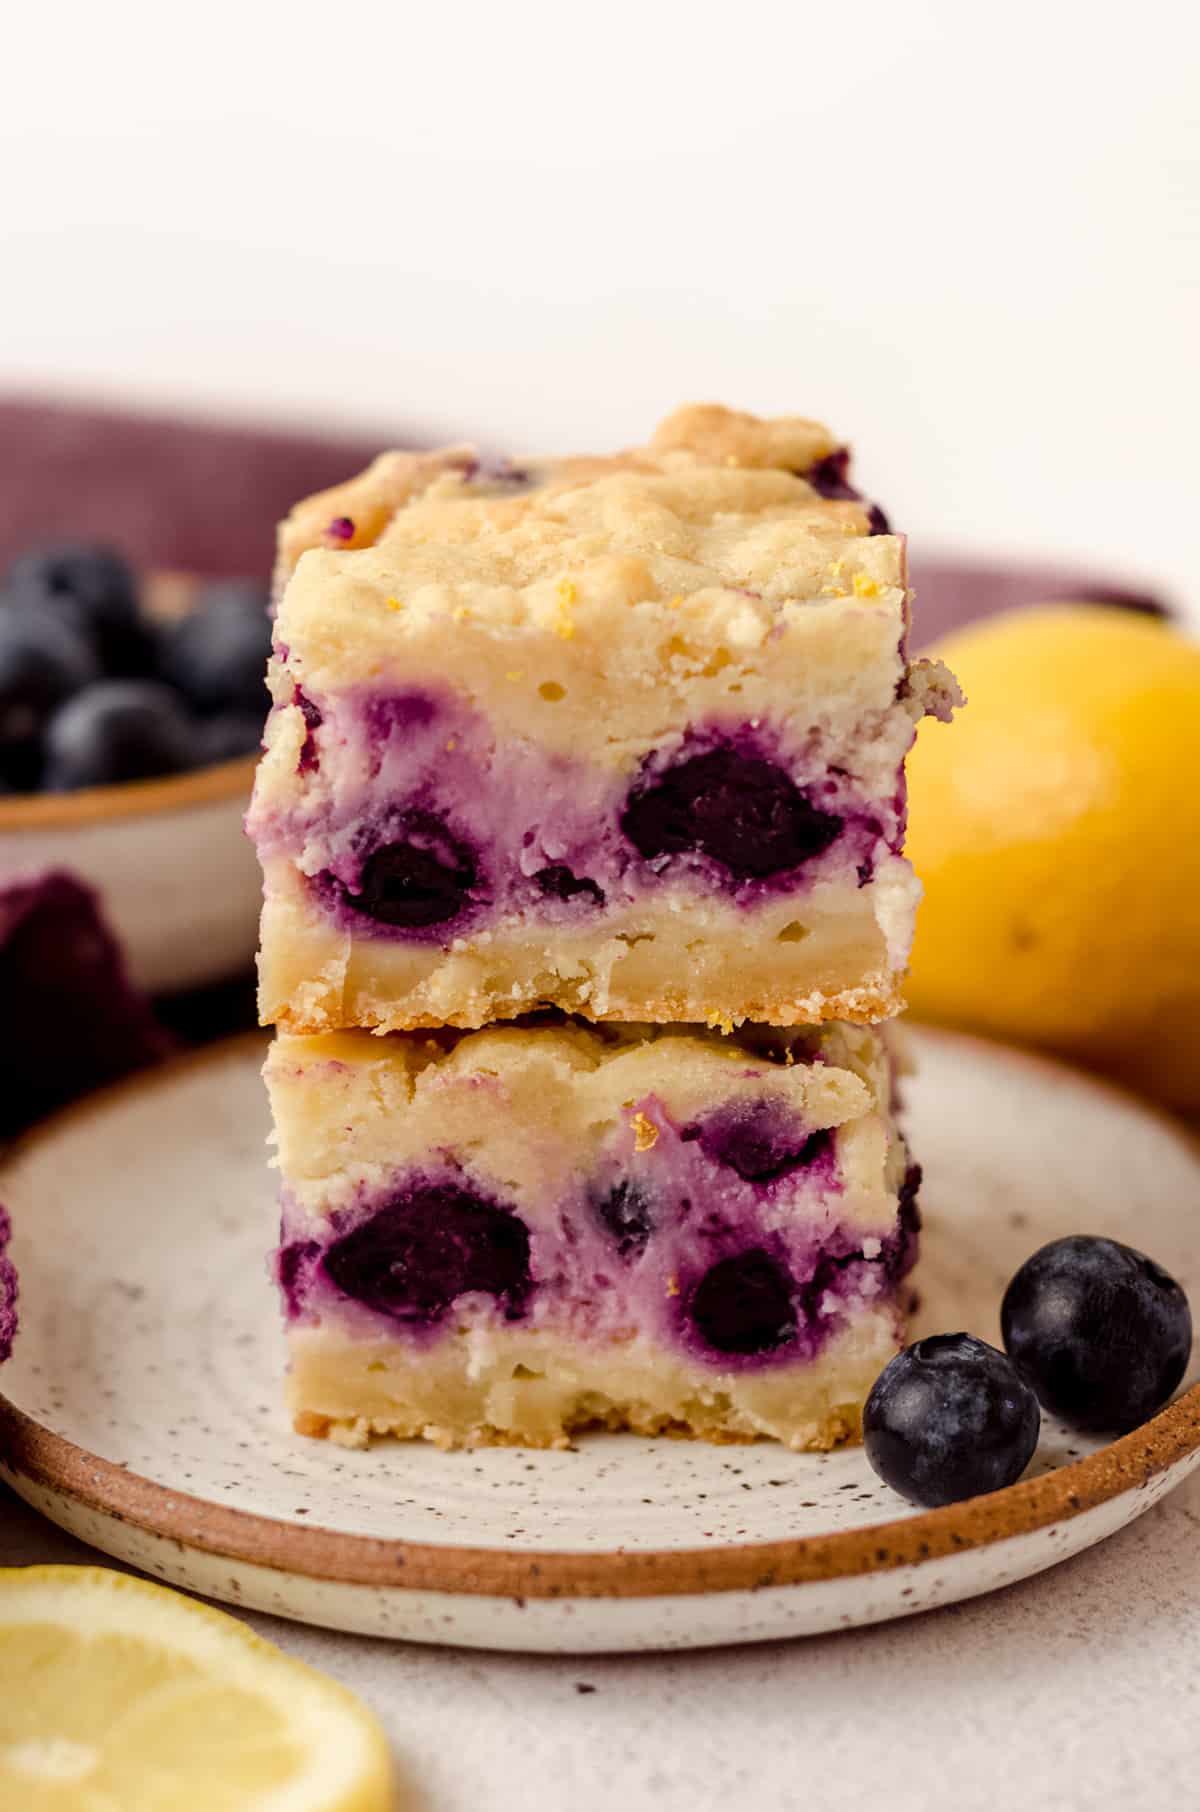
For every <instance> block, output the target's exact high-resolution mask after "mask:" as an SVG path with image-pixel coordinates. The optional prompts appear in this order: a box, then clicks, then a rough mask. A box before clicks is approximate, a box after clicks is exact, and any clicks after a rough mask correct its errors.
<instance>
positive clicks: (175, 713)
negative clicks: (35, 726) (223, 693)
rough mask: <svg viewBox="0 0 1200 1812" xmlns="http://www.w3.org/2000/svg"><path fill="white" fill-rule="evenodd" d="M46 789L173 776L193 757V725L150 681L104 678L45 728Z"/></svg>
mask: <svg viewBox="0 0 1200 1812" xmlns="http://www.w3.org/2000/svg"><path fill="white" fill-rule="evenodd" d="M45 756H46V767H45V774H44V777H43V785H44V786H45V788H46V791H47V792H50V793H69V792H73V791H74V790H75V788H76V787H83V786H111V785H113V784H114V783H116V782H118V781H122V780H146V779H149V778H150V776H151V775H154V774H177V773H179V772H180V770H181V769H183V768H186V767H189V766H190V765H191V760H192V726H191V724H190V723H189V722H188V719H187V718H186V717H185V716H184V714H183V711H182V710H181V708H180V705H179V702H178V700H177V699H176V697H175V694H174V693H173V692H172V691H171V690H170V689H169V688H168V687H167V686H160V685H156V684H155V683H154V682H153V681H152V680H102V681H101V682H100V684H99V685H97V686H89V687H88V688H87V690H86V691H85V692H79V693H77V694H76V695H75V697H74V698H73V699H71V700H70V702H69V703H68V704H65V705H63V706H62V708H61V709H60V710H59V711H57V712H56V713H55V714H54V716H53V717H52V718H51V719H50V722H49V724H48V725H47V726H46V736H45Z"/></svg>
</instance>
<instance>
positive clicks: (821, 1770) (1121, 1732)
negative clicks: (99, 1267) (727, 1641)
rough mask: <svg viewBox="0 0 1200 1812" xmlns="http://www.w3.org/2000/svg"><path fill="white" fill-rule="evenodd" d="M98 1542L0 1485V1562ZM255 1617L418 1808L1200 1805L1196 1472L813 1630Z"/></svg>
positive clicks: (1097, 1810)
mask: <svg viewBox="0 0 1200 1812" xmlns="http://www.w3.org/2000/svg"><path fill="white" fill-rule="evenodd" d="M103 1558H104V1557H103V1556H96V1555H94V1554H92V1553H90V1551H89V1550H87V1549H85V1548H83V1547H82V1546H81V1545H80V1544H79V1543H78V1542H76V1541H74V1540H72V1539H71V1538H70V1537H68V1536H66V1535H64V1534H63V1533H61V1532H60V1531H59V1530H58V1529H56V1528H54V1527H52V1526H51V1525H50V1524H49V1523H46V1522H44V1521H43V1520H42V1519H41V1518H40V1517H38V1516H37V1515H35V1513H34V1512H33V1511H31V1510H28V1509H27V1508H26V1507H25V1506H24V1505H23V1504H21V1503H20V1502H19V1501H18V1500H17V1499H16V1498H14V1497H12V1496H10V1495H9V1494H8V1493H7V1492H5V1491H3V1490H2V1489H0V1561H2V1562H3V1563H4V1564H6V1565H23V1564H27V1563H32V1562H42V1561H57V1562H74V1561H85V1560H89V1559H91V1560H96V1559H100V1560H103ZM246 1621H247V1622H248V1623H251V1624H253V1625H254V1627H255V1628H256V1629H258V1630H260V1631H261V1632H262V1633H263V1634H264V1635H267V1636H269V1637H270V1638H271V1639H272V1640H273V1641H275V1642H278V1643H279V1644H280V1645H281V1646H282V1647H284V1648H286V1649H287V1650H288V1651H289V1652H290V1653H292V1654H294V1655H298V1656H300V1657H302V1658H303V1659H304V1660H305V1661H308V1662H311V1663H312V1664H313V1665H314V1666H316V1667H321V1668H324V1669H326V1670H327V1671H328V1672H329V1673H331V1674H334V1675H336V1676H337V1678H338V1679H340V1680H342V1681H344V1682H345V1684H346V1685H347V1686H349V1687H351V1688H352V1689H353V1690H354V1691H355V1692H357V1693H360V1694H361V1695H362V1697H363V1698H364V1699H365V1700H366V1701H367V1702H368V1704H370V1705H371V1706H373V1707H374V1709H375V1711H376V1712H377V1713H378V1715H379V1717H380V1718H381V1719H382V1721H383V1723H384V1725H385V1727H386V1729H387V1732H388V1735H389V1737H390V1738H391V1741H392V1744H393V1747H394V1750H395V1755H396V1760H397V1765H398V1768H399V1771H400V1777H401V1782H402V1791H401V1794H400V1799H399V1805H400V1807H402V1808H412V1812H485V1809H486V1812H609V1809H610V1808H612V1809H614V1812H649V1809H650V1808H654V1812H710V1809H711V1812H784V1809H785V1808H786V1809H788V1812H791V1808H796V1809H797V1812H801V1809H803V1812H860V1809H861V1812H867V1809H868V1808H869V1809H870V1812H879V1809H881V1808H882V1809H886V1812H1000V1809H1002V1808H1006V1807H1010V1806H1012V1807H1019V1808H1020V1809H1021V1812H1109V1809H1110V1808H1126V1807H1128V1808H1131V1809H1133V1808H1136V1809H1137V1812H1176V1809H1178V1812H1183V1809H1184V1808H1191V1807H1194V1806H1196V1805H1200V1475H1196V1476H1194V1477H1193V1478H1192V1479H1190V1480H1189V1481H1188V1482H1187V1483H1185V1484H1184V1485H1182V1486H1181V1487H1180V1488H1179V1490H1178V1491H1176V1492H1175V1493H1174V1494H1173V1495H1172V1496H1171V1497H1169V1498H1168V1499H1167V1500H1166V1501H1165V1502H1164V1503H1163V1504H1161V1505H1160V1506H1159V1507H1158V1508H1157V1509H1154V1510H1152V1511H1150V1512H1149V1513H1148V1514H1147V1515H1146V1516H1145V1517H1143V1518H1142V1519H1141V1521H1139V1522H1136V1523H1134V1524H1133V1525H1132V1527H1130V1528H1128V1529H1126V1530H1124V1531H1122V1533H1120V1534H1119V1535H1116V1536H1114V1537H1113V1538H1112V1539H1111V1540H1110V1541H1108V1542H1106V1543H1104V1544H1103V1545H1101V1546H1100V1547H1098V1548H1094V1549H1092V1550H1090V1551H1089V1552H1088V1553H1086V1554H1084V1555H1081V1556H1080V1557H1079V1558H1078V1559H1076V1560H1073V1561H1069V1562H1067V1563H1066V1564H1064V1565H1063V1566H1061V1567H1059V1568H1057V1569H1056V1570H1055V1571H1053V1572H1050V1573H1045V1574H1042V1575H1041V1576H1040V1577H1039V1578H1036V1579H1032V1580H1028V1581H1026V1582H1025V1583H1023V1584H1021V1585H1016V1586H1012V1587H1010V1588H1009V1589H1008V1590H1006V1591H1003V1592H999V1593H995V1594H993V1595H992V1596H990V1597H987V1598H979V1599H975V1600H974V1601H972V1602H970V1603H966V1604H961V1605H954V1606H951V1607H949V1608H948V1609H945V1610H940V1611H931V1612H928V1613H926V1614H925V1615H923V1616H921V1617H917V1618H913V1619H911V1620H909V1621H907V1622H902V1623H893V1624H888V1625H883V1626H880V1627H878V1628H875V1629H867V1630H858V1631H851V1632H847V1633H846V1634H842V1635H836V1636H823V1637H813V1638H809V1639H808V1640H804V1641H796V1642H786V1643H774V1644H765V1645H763V1646H759V1647H749V1646H748V1647H743V1648H736V1649H725V1650H716V1649H713V1650H708V1651H706V1652H703V1653H698V1654H676V1655H661V1656H638V1657H630V1658H621V1657H617V1656H614V1657H606V1658H602V1659H597V1658H595V1657H591V1658H588V1657H583V1658H580V1659H573V1658H571V1657H564V1658H548V1657H543V1656H521V1655H500V1654H481V1653H477V1652H471V1651H468V1650H465V1649H458V1650H455V1649H433V1648H422V1647H418V1646H416V1645H402V1644H398V1643H396V1644H393V1643H385V1642H382V1641H377V1640H375V1639H372V1638H366V1637H356V1636H341V1635H335V1634H333V1633H331V1632H328V1631H324V1630H313V1629H306V1628H303V1627H301V1626H299V1625H297V1624H291V1623H283V1622H279V1621H278V1620H276V1619H273V1618H269V1617H259V1616H247V1617H246ZM581 1685H588V1686H591V1687H592V1688H594V1690H593V1691H591V1692H587V1693H584V1692H581V1691H580V1690H579V1688H580V1686H581Z"/></svg>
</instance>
